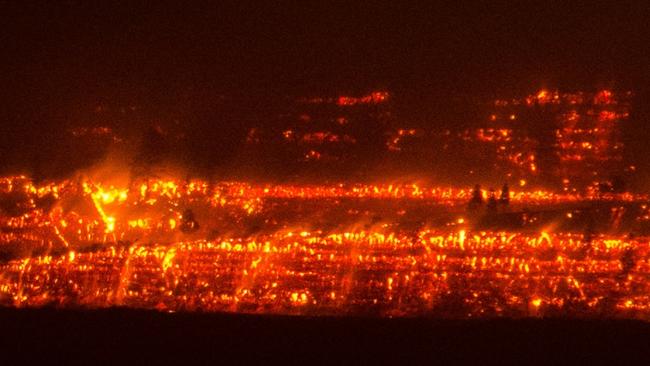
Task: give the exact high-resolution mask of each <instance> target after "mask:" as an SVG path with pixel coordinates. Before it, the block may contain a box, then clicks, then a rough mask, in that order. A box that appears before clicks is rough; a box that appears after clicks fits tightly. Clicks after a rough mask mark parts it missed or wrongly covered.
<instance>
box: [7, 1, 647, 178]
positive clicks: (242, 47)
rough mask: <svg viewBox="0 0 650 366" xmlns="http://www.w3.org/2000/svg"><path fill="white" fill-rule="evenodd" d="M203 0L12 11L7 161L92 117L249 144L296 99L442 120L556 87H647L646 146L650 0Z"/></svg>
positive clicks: (633, 136)
mask: <svg viewBox="0 0 650 366" xmlns="http://www.w3.org/2000/svg"><path fill="white" fill-rule="evenodd" d="M194 5H197V6H192V7H189V6H183V5H174V4H163V5H160V6H158V7H156V8H155V9H153V8H151V9H148V8H146V7H144V6H138V5H133V4H120V5H117V4H113V5H103V6H97V5H92V4H86V3H83V2H77V1H68V2H65V3H64V4H47V3H45V4H38V3H31V4H20V5H9V4H5V5H2V13H3V14H5V17H6V19H5V21H4V22H3V25H2V27H3V28H4V31H3V32H2V34H3V37H2V38H3V44H4V45H5V52H4V54H5V57H4V58H3V60H2V61H0V70H2V72H1V73H0V74H1V75H2V80H1V81H0V82H1V83H2V85H3V87H2V88H0V90H2V93H0V106H1V108H0V113H1V115H0V117H1V118H2V120H3V122H2V131H1V133H0V139H1V140H0V146H1V147H0V149H1V151H2V156H3V158H2V159H1V160H0V166H2V167H3V169H2V170H4V171H12V170H16V168H23V169H24V170H26V171H34V170H35V171H39V170H42V169H44V168H42V167H43V166H46V167H47V166H48V165H50V161H51V159H52V156H56V155H57V154H58V155H65V154H68V155H70V154H72V155H74V154H75V151H74V148H70V147H68V146H67V142H63V140H62V139H61V138H60V136H61V135H62V134H63V133H65V132H66V131H67V130H69V129H71V128H76V127H79V126H88V127H93V126H98V125H108V126H111V127H112V128H117V129H120V130H122V131H126V132H127V134H131V135H143V134H145V133H146V131H147V129H149V128H151V127H152V126H156V125H160V124H162V125H173V126H177V127H178V128H179V129H182V128H183V127H184V126H185V127H187V128H188V129H194V131H195V134H197V135H199V136H201V135H203V134H202V133H201V131H207V132H208V135H214V138H215V139H217V140H218V141H219V142H218V144H220V145H224V146H236V145H237V144H239V143H240V142H241V139H242V138H243V136H244V134H245V132H246V131H247V129H249V128H250V127H251V126H258V125H264V124H265V123H267V124H268V123H273V122H272V121H273V119H272V118H270V117H269V115H270V114H271V113H273V112H274V111H277V110H282V109H283V108H285V107H286V106H283V105H282V102H281V101H282V100H284V99H286V100H291V99H293V98H297V97H305V96H307V97H309V96H323V95H326V96H327V95H329V96H337V95H364V94H367V93H368V92H371V91H373V90H386V91H389V92H390V93H391V94H392V95H394V96H395V100H396V106H395V114H396V118H397V119H399V120H400V121H401V122H403V123H404V124H405V125H408V124H414V123H416V124H417V123H420V124H429V125H430V126H431V128H436V126H437V125H440V127H441V128H442V127H446V126H447V125H449V124H453V123H456V121H473V120H474V118H475V111H473V110H471V108H468V109H464V108H458V107H457V106H458V105H461V106H462V105H463V104H465V105H468V104H469V105H474V104H480V103H485V102H489V101H491V100H494V99H497V98H510V97H515V96H521V95H527V94H529V93H533V92H535V91H537V90H539V89H541V88H547V89H549V90H560V91H577V90H584V91H594V90H599V89H613V90H632V91H633V92H634V93H635V99H634V103H633V109H632V111H631V114H632V115H631V118H630V119H629V121H627V122H626V123H627V124H626V127H625V130H624V133H625V134H626V136H627V137H626V140H625V143H626V146H627V149H628V153H629V154H630V155H632V156H640V155H644V153H645V152H646V151H647V147H646V146H645V144H644V141H645V140H646V139H647V138H648V137H650V136H649V135H648V133H647V132H646V128H645V121H647V120H648V115H649V113H648V106H647V104H646V103H645V100H646V99H647V96H648V95H649V93H648V89H647V85H648V76H649V73H647V72H646V71H647V64H648V56H649V55H648V52H647V44H646V42H645V37H644V34H645V33H646V32H645V29H646V28H647V27H646V24H645V19H646V15H647V14H648V10H649V9H648V6H647V5H645V4H641V3H635V2H628V3H620V2H619V3H616V4H615V5H613V6H608V5H600V4H598V5H591V6H589V7H581V6H578V5H569V6H563V7H555V8H554V7H552V6H541V5H535V6H495V5H492V4H490V3H488V2H485V3H480V4H471V5H455V6H451V5H447V4H429V5H428V6H423V7H408V6H403V5H400V4H398V3H397V2H395V3H385V4H375V5H373V6H362V5H353V4H335V3H329V4H320V5H302V6H297V7H292V8H287V7H283V6H280V5H271V4H267V5H259V4H248V5H242V4H219V5H209V4H204V5H200V6H199V5H198V4H194ZM283 98H284V99H283ZM121 110H125V111H126V112H125V113H121V112H120V111H121ZM97 111H102V112H105V113H104V114H103V115H102V113H97ZM269 121H270V122H269ZM463 123H467V122H463ZM470 123H471V122H470ZM142 138H143V137H140V138H135V139H133V141H140V140H142ZM60 145H63V146H60ZM196 146H197V149H198V146H200V144H197V145H196ZM205 146H208V145H205ZM205 146H204V147H205ZM130 148H135V149H137V147H133V146H130ZM62 149H63V150H65V149H68V150H70V149H72V150H70V151H68V152H67V153H65V152H60V151H61V150H62ZM98 154H99V155H98V156H100V155H101V154H100V153H98ZM188 154H189V156H191V157H192V158H191V159H190V160H191V161H192V162H196V160H197V159H199V160H200V159H201V152H200V151H198V150H197V151H193V152H190V153H188ZM217 160H218V159H217ZM199 163H201V162H199ZM215 164H217V165H218V163H215ZM54 165H56V164H54ZM59 165H63V166H59V167H54V168H50V170H56V171H59V170H66V169H64V168H66V167H65V166H64V165H65V161H64V162H63V163H59ZM199 165H200V164H199ZM74 169H75V168H74V167H68V169H67V170H74ZM45 170H47V169H45ZM642 170H643V169H642ZM44 174H45V173H44ZM48 174H51V173H48ZM37 175H38V174H37ZM46 175H47V174H46Z"/></svg>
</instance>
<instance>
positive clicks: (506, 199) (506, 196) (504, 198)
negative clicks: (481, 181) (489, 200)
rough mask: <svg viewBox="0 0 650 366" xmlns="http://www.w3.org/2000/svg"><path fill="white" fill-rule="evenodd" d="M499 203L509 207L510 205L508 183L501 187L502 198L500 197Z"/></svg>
mask: <svg viewBox="0 0 650 366" xmlns="http://www.w3.org/2000/svg"><path fill="white" fill-rule="evenodd" d="M499 203H501V204H504V205H507V204H510V187H508V183H504V184H503V187H501V196H500V197H499Z"/></svg>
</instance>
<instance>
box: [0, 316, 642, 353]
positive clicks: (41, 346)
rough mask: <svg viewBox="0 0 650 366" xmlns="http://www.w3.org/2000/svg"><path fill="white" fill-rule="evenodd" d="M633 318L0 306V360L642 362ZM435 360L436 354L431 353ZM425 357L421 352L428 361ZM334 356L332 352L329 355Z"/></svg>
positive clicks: (639, 335)
mask: <svg viewBox="0 0 650 366" xmlns="http://www.w3.org/2000/svg"><path fill="white" fill-rule="evenodd" d="M649 345H650V324H647V323H642V322H637V321H620V320H619V321H579V320H563V319H551V320H485V321H484V320H476V321H455V320H432V319H376V318H305V317H272V316H254V315H225V314H196V313H194V314H165V313H158V312H150V311H133V310H125V309H113V310H99V311H68V310H66V311H62V310H52V309H44V310H14V309H6V308H5V309H0V350H1V351H2V358H1V359H0V360H10V359H13V360H20V363H15V362H9V363H4V362H0V364H7V365H9V364H33V363H38V364H41V362H35V361H45V363H50V362H52V361H55V363H58V362H56V361H60V360H62V361H63V360H64V361H67V362H66V364H69V361H76V362H78V363H82V364H98V363H110V364H115V363H117V362H118V361H119V362H120V363H123V362H122V361H129V362H128V363H138V364H142V365H147V364H159V363H161V362H169V361H172V362H173V363H176V364H186V363H195V362H197V361H199V362H200V363H207V364H214V365H219V364H237V363H240V362H247V361H249V362H250V361H255V362H254V363H255V364H267V363H270V361H279V362H281V363H282V364H293V363H297V362H300V363H303V364H312V363H314V362H318V363H322V362H327V363H334V361H337V360H338V361H340V360H344V361H347V362H346V363H353V364H359V363H361V364H363V363H364V362H363V361H366V360H371V361H373V360H374V361H378V362H372V363H390V364H405V363H413V362H415V363H421V362H424V361H434V363H439V362H443V363H448V362H453V363H458V362H462V363H473V364H485V363H497V364H503V363H508V364H513V363H514V364H529V363H545V364H557V363H565V362H567V363H572V364H591V363H593V362H595V363H597V364H602V363H607V364H618V363H620V361H622V360H634V361H637V362H638V364H647V362H646V360H647V358H648V356H649V354H650V351H649V350H650V347H649ZM435 361H437V362H435ZM427 363H428V362H427ZM336 364H339V362H336Z"/></svg>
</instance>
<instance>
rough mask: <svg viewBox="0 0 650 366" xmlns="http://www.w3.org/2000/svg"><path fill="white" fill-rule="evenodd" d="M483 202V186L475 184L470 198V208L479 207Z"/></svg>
mask: <svg viewBox="0 0 650 366" xmlns="http://www.w3.org/2000/svg"><path fill="white" fill-rule="evenodd" d="M482 204H483V195H482V194H481V186H480V185H478V184H477V185H475V186H474V190H472V198H471V199H470V200H469V208H470V209H477V208H478V207H480V206H481V205H482Z"/></svg>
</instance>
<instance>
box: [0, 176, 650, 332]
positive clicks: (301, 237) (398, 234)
mask: <svg viewBox="0 0 650 366" xmlns="http://www.w3.org/2000/svg"><path fill="white" fill-rule="evenodd" d="M480 193H481V194H480V195H481V196H482V197H486V196H489V195H487V192H480ZM0 194H2V197H3V202H8V201H7V200H8V199H9V197H14V199H13V201H11V204H9V203H6V204H4V207H5V208H4V209H3V212H4V213H3V215H2V216H1V217H0V219H1V225H2V227H3V232H2V234H1V235H0V249H2V255H3V260H2V262H1V263H2V264H0V303H1V304H3V305H6V306H19V307H20V306H43V305H56V306H86V307H107V306H115V305H120V306H128V307H136V308H148V309H159V310H167V311H181V310H186V311H192V310H202V311H236V312H256V313H274V314H277V313H281V314H350V313H365V314H367V313H371V314H378V315H388V316H409V315H420V314H433V315H436V316H443V317H461V318H465V317H486V316H509V317H521V316H543V315H554V314H565V315H566V314H569V315H572V316H580V317H590V316H608V317H609V316H612V317H617V316H620V317H633V318H641V319H648V318H649V317H650V297H649V296H648V295H647V294H648V293H650V291H649V290H650V288H649V287H648V283H647V281H646V278H647V276H648V274H649V273H650V265H648V260H647V258H648V254H649V252H648V246H647V239H645V237H643V236H637V237H635V238H632V237H628V236H627V235H622V234H608V235H600V234H595V233H593V232H592V230H590V229H588V228H587V229H584V230H583V231H580V230H578V231H575V230H574V231H573V232H571V230H555V229H553V228H554V227H555V228H559V227H563V226H562V225H563V224H562V220H579V219H580V218H581V217H582V218H584V217H586V216H585V208H584V204H585V203H589V202H594V203H595V205H596V206H595V207H598V208H599V209H603V207H605V208H606V209H607V210H606V215H608V216H607V217H610V218H609V219H608V220H609V221H608V225H609V228H610V230H609V231H610V232H612V233H614V232H615V231H613V230H615V229H616V228H620V227H622V226H624V225H637V226H638V225H644V223H645V222H647V221H648V220H647V219H644V217H646V218H647V216H648V215H647V200H648V198H647V197H646V196H642V195H633V194H630V193H625V194H618V195H614V194H612V195H589V194H584V195H578V194H574V195H569V194H554V193H550V192H544V191H538V192H527V191H519V192H513V191H510V192H509V197H510V199H511V203H510V206H509V207H502V208H498V212H500V214H501V215H502V216H498V215H497V214H496V213H495V214H494V215H497V216H490V215H492V214H485V213H483V212H482V211H466V208H465V207H466V204H467V202H468V201H469V199H470V197H471V196H472V193H471V191H470V190H466V189H454V188H435V187H426V186H424V185H418V184H382V185H363V184H336V185H331V186H325V185H312V186H298V185H256V184H248V183H236V182H230V183H224V182H221V183H211V182H205V181H198V180H195V181H177V180H147V181H139V182H132V184H131V185H130V186H129V187H115V186H108V185H103V184H99V183H94V182H91V181H89V180H81V181H72V180H70V181H63V182H57V183H50V184H44V185H35V184H33V183H32V182H31V181H30V180H29V179H28V178H26V177H8V178H3V179H1V180H0ZM553 205H554V206H553ZM575 205H577V206H575ZM314 207H318V209H317V210H314V209H313V208H314ZM536 207H540V208H545V209H546V208H549V207H556V210H558V211H559V212H560V211H561V213H560V214H558V217H559V218H554V219H553V220H552V221H551V222H549V223H548V224H544V227H542V228H539V226H535V225H537V224H536V223H537V222H538V221H539V222H541V220H543V216H540V215H541V213H539V212H537V211H535V208H536ZM520 209H523V211H520ZM531 209H533V210H532V211H531ZM567 210H568V211H567ZM518 212H519V213H518ZM631 212H635V215H636V216H634V217H635V219H634V220H627V221H632V224H629V223H625V221H626V219H624V218H623V217H624V216H625V215H626V214H629V213H631ZM435 215H438V216H435ZM513 215H515V216H516V218H515V219H512V217H515V216H513ZM490 217H494V218H499V217H506V218H507V220H511V221H512V220H514V222H516V223H518V225H523V226H522V229H519V230H508V229H506V230H494V229H487V228H481V225H485V224H484V223H483V224H482V222H484V221H485V220H488V221H489V219H490ZM571 222H575V221H571ZM332 224H333V226H332ZM639 228H640V227H637V229H639Z"/></svg>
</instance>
